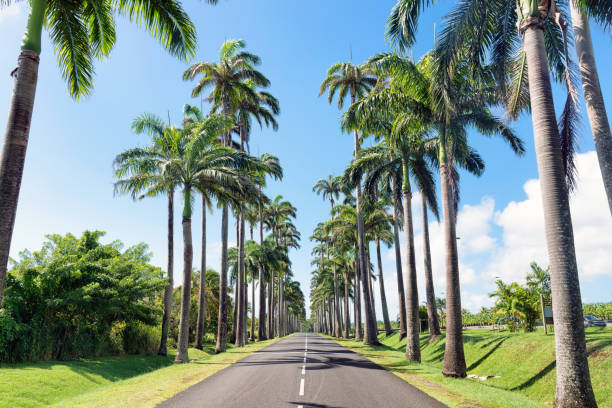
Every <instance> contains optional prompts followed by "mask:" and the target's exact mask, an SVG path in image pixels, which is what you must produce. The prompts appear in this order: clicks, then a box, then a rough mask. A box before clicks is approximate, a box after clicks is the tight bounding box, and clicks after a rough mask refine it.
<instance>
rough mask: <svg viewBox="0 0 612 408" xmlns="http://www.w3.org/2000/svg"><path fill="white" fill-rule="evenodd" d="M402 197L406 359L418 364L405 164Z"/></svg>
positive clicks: (416, 296)
mask: <svg viewBox="0 0 612 408" xmlns="http://www.w3.org/2000/svg"><path fill="white" fill-rule="evenodd" d="M402 196H403V199H404V234H405V235H406V305H405V307H406V358H408V359H409V360H410V361H414V362H417V363H420V362H421V347H420V346H421V345H420V341H419V332H420V321H419V293H418V289H417V276H416V262H415V256H414V230H413V225H412V193H411V192H410V184H409V179H408V171H407V168H406V165H405V164H404V181H403V187H402Z"/></svg>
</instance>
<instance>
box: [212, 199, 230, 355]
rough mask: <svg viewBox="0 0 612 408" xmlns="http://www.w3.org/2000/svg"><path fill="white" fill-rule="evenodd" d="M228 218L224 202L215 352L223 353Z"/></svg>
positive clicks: (225, 335)
mask: <svg viewBox="0 0 612 408" xmlns="http://www.w3.org/2000/svg"><path fill="white" fill-rule="evenodd" d="M227 219H228V210H227V204H224V205H223V210H222V215H221V277H220V282H219V319H218V324H217V344H216V346H215V353H221V352H223V351H225V350H226V348H227V344H226V343H227V221H228V220H227Z"/></svg>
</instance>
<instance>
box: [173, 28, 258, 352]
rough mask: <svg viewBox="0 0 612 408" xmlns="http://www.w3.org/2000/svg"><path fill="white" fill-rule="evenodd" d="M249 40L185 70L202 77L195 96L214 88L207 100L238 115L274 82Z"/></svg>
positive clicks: (231, 43) (226, 141) (220, 336)
mask: <svg viewBox="0 0 612 408" xmlns="http://www.w3.org/2000/svg"><path fill="white" fill-rule="evenodd" d="M245 47H246V43H245V42H244V41H243V40H227V41H225V42H224V43H223V44H222V46H221V49H220V50H219V61H218V62H214V63H211V62H199V63H196V64H194V65H192V66H190V67H189V68H188V69H187V70H186V71H185V72H184V73H183V79H184V80H193V79H195V78H196V77H197V76H200V78H199V80H198V83H197V84H196V86H195V87H194V88H193V91H192V96H193V97H198V96H200V95H201V94H202V92H204V91H206V90H208V89H211V92H210V94H209V95H208V97H207V100H208V101H210V102H212V103H213V106H215V107H220V110H221V113H222V114H223V115H226V116H230V117H234V114H235V113H236V111H237V109H238V107H239V104H240V101H242V100H244V99H245V98H248V99H251V100H256V99H257V94H256V92H255V91H254V88H255V87H258V86H263V87H266V86H268V85H269V84H270V81H268V79H267V78H266V77H265V76H264V75H263V74H262V73H261V72H259V71H257V70H256V69H255V68H254V66H256V65H258V64H259V63H260V59H259V57H258V56H256V55H254V54H251V53H249V52H247V51H244V48H245ZM220 136H221V140H222V143H223V145H225V146H230V145H231V132H230V131H229V130H228V131H227V132H225V133H223V134H221V135H220ZM228 217H229V213H228V208H227V203H225V204H224V205H223V209H222V217H221V241H222V244H221V264H222V265H221V285H220V286H219V290H220V291H221V292H222V293H220V295H219V299H220V302H221V305H220V307H219V320H218V326H217V345H216V347H215V350H216V352H222V351H225V349H226V337H227V291H226V290H227V237H228V233H227V228H228Z"/></svg>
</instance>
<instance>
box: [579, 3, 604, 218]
mask: <svg viewBox="0 0 612 408" xmlns="http://www.w3.org/2000/svg"><path fill="white" fill-rule="evenodd" d="M570 4H571V11H572V25H573V27H574V41H575V43H576V52H577V53H578V62H579V67H580V76H581V77H582V90H583V91H584V99H585V102H586V107H587V114H588V115H589V122H590V123H591V130H592V132H593V139H594V140H595V148H596V149H597V158H598V159H599V168H600V169H601V175H602V177H603V181H604V187H605V189H606V195H607V196H608V206H609V207H610V212H611V213H612V133H611V132H610V123H609V122H608V115H607V113H606V106H605V104H604V99H603V94H602V93H601V86H600V85H599V75H598V73H597V65H596V64H595V53H594V52H593V40H592V39H591V28H590V26H589V18H588V16H587V15H586V14H585V13H584V12H583V11H582V8H580V6H579V5H578V4H577V0H570Z"/></svg>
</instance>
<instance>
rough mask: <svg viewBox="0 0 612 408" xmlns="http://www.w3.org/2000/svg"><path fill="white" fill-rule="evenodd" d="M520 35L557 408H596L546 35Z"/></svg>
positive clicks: (531, 29)
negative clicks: (539, 206)
mask: <svg viewBox="0 0 612 408" xmlns="http://www.w3.org/2000/svg"><path fill="white" fill-rule="evenodd" d="M524 30H525V31H524V44H525V52H526V56H527V64H528V75H529V93H530V99H531V109H532V120H533V130H534V140H535V148H536V157H537V161H538V173H539V175H540V188H541V190H542V204H543V207H544V224H545V227H546V243H547V248H548V254H549V259H550V278H551V288H552V306H553V315H554V317H555V318H554V327H555V346H556V359H557V387H556V393H555V407H596V406H597V404H596V402H595V396H594V394H593V388H592V386H591V377H590V374H589V365H588V362H587V354H586V344H585V338H584V325H583V319H582V301H581V298H580V283H579V281H578V267H577V265H576V253H575V248H574V235H573V228H572V217H571V213H570V206H569V199H568V194H567V190H566V186H565V180H564V175H563V164H562V161H561V147H560V142H559V133H558V130H557V122H556V119H555V110H554V105H553V98H552V88H551V85H550V77H549V73H548V65H547V59H546V48H545V44H544V33H543V30H542V29H541V28H540V27H538V26H537V25H536V24H533V23H532V24H526V27H524Z"/></svg>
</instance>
